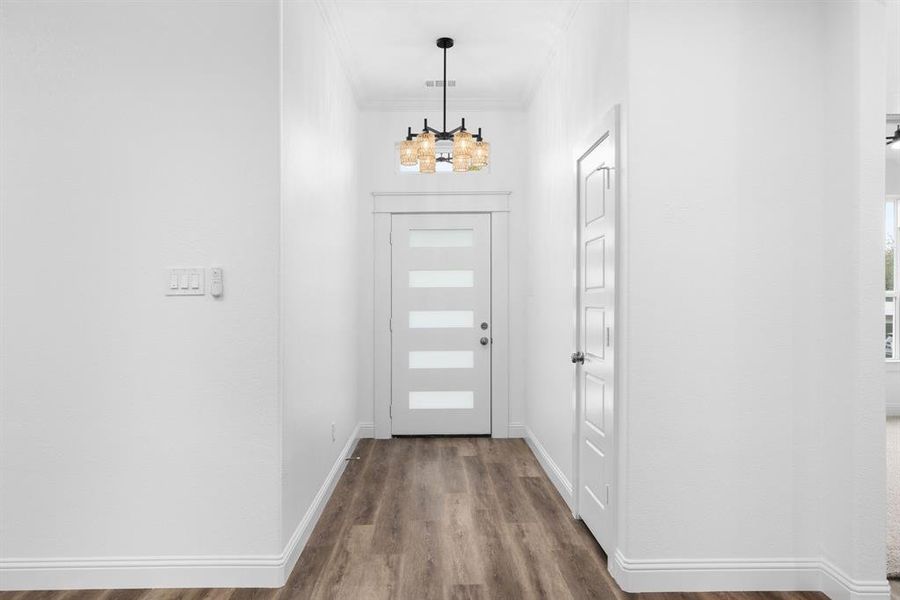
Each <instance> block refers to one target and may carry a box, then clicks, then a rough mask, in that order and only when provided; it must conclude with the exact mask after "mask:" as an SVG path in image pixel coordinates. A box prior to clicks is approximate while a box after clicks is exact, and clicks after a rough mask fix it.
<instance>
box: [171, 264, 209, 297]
mask: <svg viewBox="0 0 900 600" xmlns="http://www.w3.org/2000/svg"><path fill="white" fill-rule="evenodd" d="M205 279H206V269H204V268H203V267H189V268H173V269H168V270H167V271H166V296H204V295H206V281H205Z"/></svg>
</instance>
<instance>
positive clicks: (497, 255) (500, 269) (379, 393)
mask: <svg viewBox="0 0 900 600" xmlns="http://www.w3.org/2000/svg"><path fill="white" fill-rule="evenodd" d="M510 195H511V192H503V191H498V192H430V193H429V192H415V193H409V192H396V193H386V192H373V193H372V213H373V224H374V232H373V233H374V235H373V243H374V248H373V250H374V252H373V257H374V265H373V266H374V298H373V351H374V355H373V369H374V381H373V384H374V386H373V390H374V397H373V414H374V421H375V437H376V438H379V439H385V438H389V437H391V417H390V406H391V330H390V319H391V215H392V214H406V213H458V212H465V213H490V214H491V330H492V333H493V344H492V346H491V352H492V356H491V365H492V367H491V369H492V370H491V437H495V438H505V437H509V202H510Z"/></svg>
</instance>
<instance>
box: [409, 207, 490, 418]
mask: <svg viewBox="0 0 900 600" xmlns="http://www.w3.org/2000/svg"><path fill="white" fill-rule="evenodd" d="M391 270H392V282H391V354H392V356H391V433H392V434H393V435H427V434H485V433H490V432H491V319H490V316H491V314H490V313H491V216H490V215H489V214H427V215H424V214H410V215H393V216H392V218H391Z"/></svg>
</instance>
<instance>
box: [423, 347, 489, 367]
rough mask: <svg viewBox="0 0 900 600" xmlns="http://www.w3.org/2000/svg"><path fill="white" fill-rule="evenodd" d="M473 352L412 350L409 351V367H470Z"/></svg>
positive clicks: (472, 362) (472, 364) (472, 360)
mask: <svg viewBox="0 0 900 600" xmlns="http://www.w3.org/2000/svg"><path fill="white" fill-rule="evenodd" d="M473 366H475V353H474V352H472V351H471V350H413V351H412V352H410V353H409V368H410V369H471V368H472V367H473Z"/></svg>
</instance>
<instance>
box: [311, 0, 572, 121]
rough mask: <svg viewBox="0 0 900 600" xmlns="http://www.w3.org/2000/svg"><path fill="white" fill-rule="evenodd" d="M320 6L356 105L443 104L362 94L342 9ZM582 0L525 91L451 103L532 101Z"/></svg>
mask: <svg viewBox="0 0 900 600" xmlns="http://www.w3.org/2000/svg"><path fill="white" fill-rule="evenodd" d="M313 1H314V3H315V5H316V7H317V8H318V9H319V14H320V15H321V16H322V20H323V21H324V22H325V30H326V32H327V34H328V37H329V38H330V40H331V43H332V46H333V47H334V49H335V52H336V54H337V56H338V61H339V62H340V63H341V66H342V67H343V71H344V75H345V76H346V77H347V81H348V82H349V83H350V89H351V91H352V92H353V96H354V99H355V100H356V105H357V107H359V108H360V109H363V110H366V109H367V110H381V111H406V110H415V109H422V110H426V109H434V108H441V106H442V104H441V101H439V100H434V101H429V100H408V101H407V100H403V101H398V100H388V99H381V98H366V97H364V95H363V84H362V79H361V77H360V74H359V72H358V71H357V69H356V65H355V63H354V62H353V60H352V56H353V52H352V46H351V44H350V40H349V37H348V36H347V33H346V30H345V29H344V26H343V17H342V15H341V9H340V8H339V7H338V5H337V3H336V2H335V0H313ZM582 1H583V0H572V4H571V6H570V7H569V11H568V14H567V15H566V18H565V20H564V21H563V26H562V28H561V29H560V31H559V33H558V34H557V36H556V39H555V40H554V42H553V44H552V46H551V49H550V51H549V52H548V53H547V56H546V57H545V58H544V63H543V65H542V66H541V67H540V68H538V69H535V70H534V74H533V75H532V76H531V78H530V79H529V81H528V82H527V83H526V85H525V87H524V93H522V94H521V95H520V97H519V98H513V99H510V98H455V99H454V100H453V107H454V108H458V109H460V110H525V109H527V108H528V106H529V105H530V104H531V101H532V99H533V98H534V95H535V94H536V93H537V90H538V89H539V88H540V85H541V83H542V82H543V81H544V79H545V77H546V75H547V72H548V71H549V70H550V66H551V65H552V64H553V60H554V58H555V57H556V55H557V54H558V53H559V48H560V46H561V44H562V41H563V39H564V38H565V36H566V34H567V33H568V31H569V29H570V28H571V26H572V22H573V21H574V20H575V14H576V13H577V12H578V7H579V6H580V5H581V3H582Z"/></svg>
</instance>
